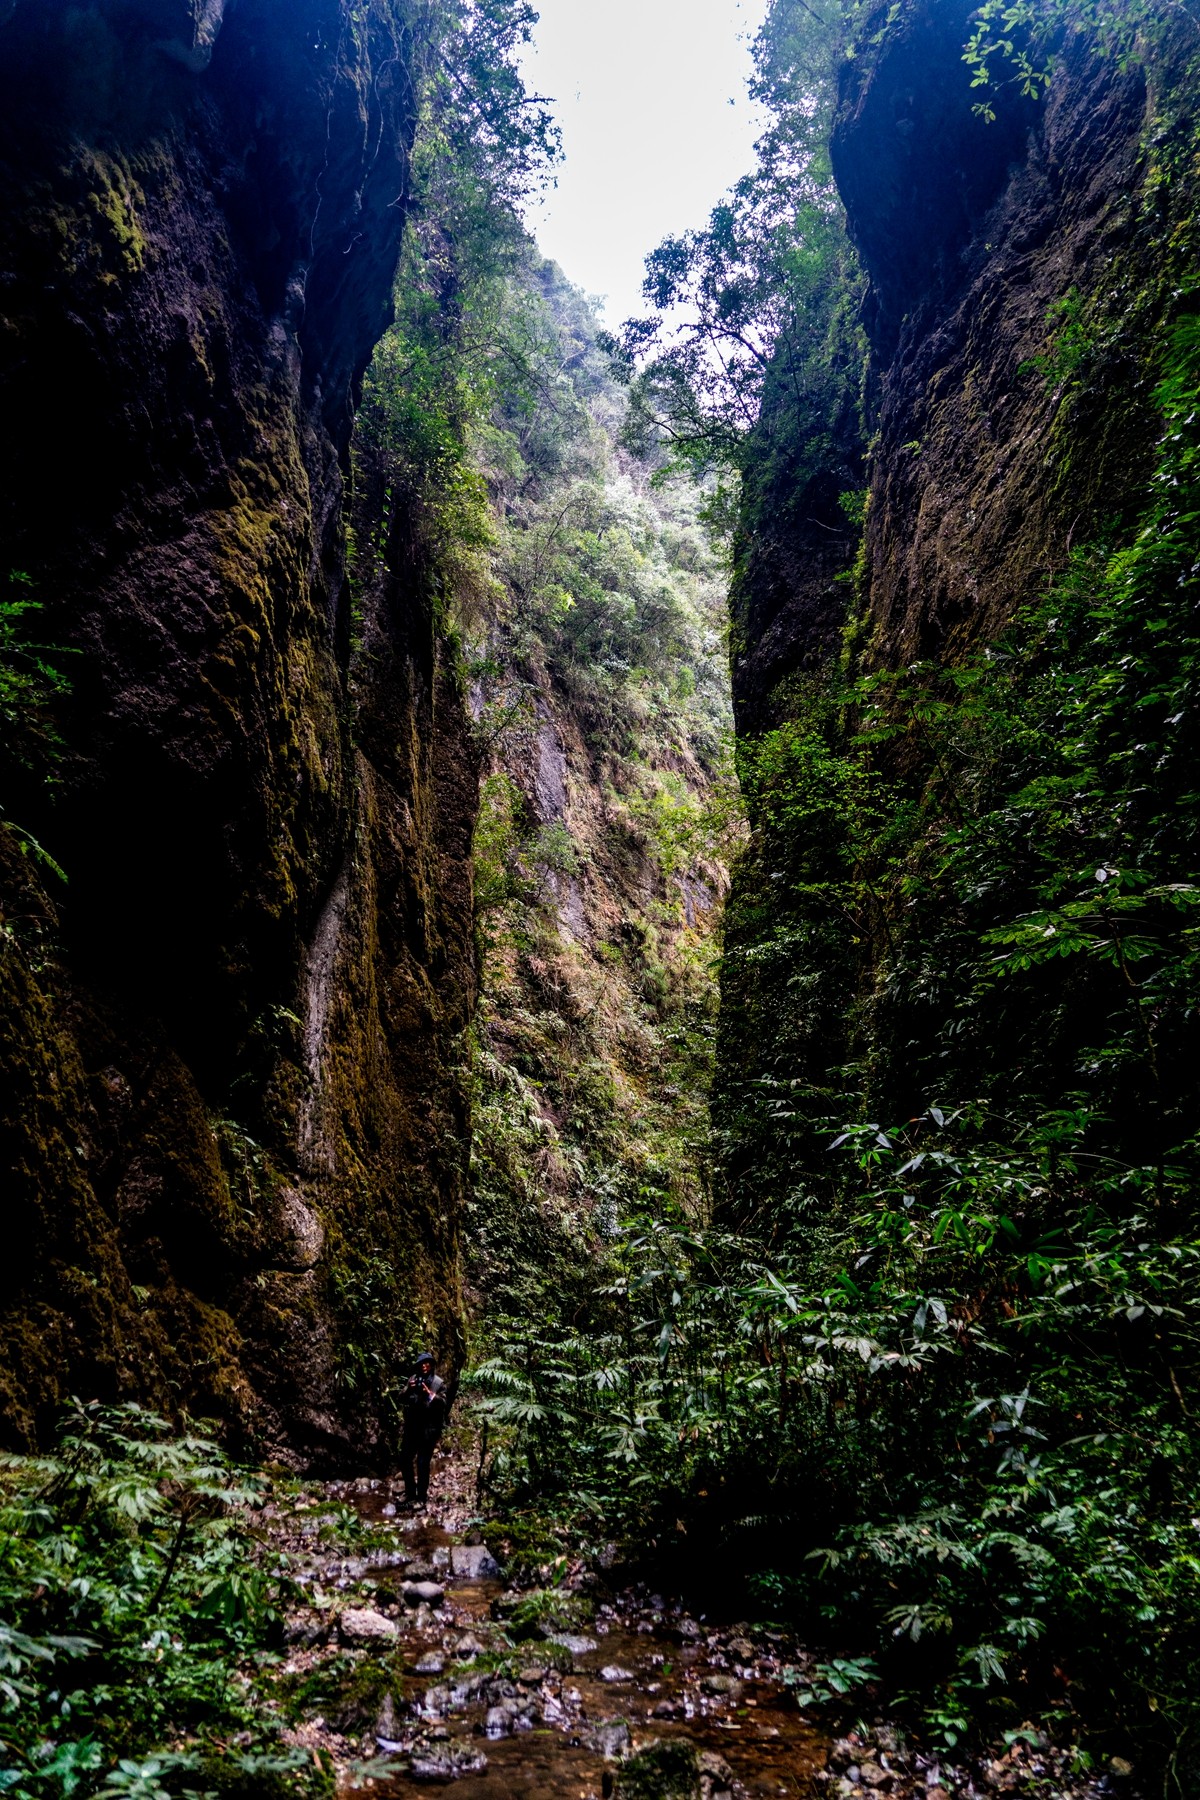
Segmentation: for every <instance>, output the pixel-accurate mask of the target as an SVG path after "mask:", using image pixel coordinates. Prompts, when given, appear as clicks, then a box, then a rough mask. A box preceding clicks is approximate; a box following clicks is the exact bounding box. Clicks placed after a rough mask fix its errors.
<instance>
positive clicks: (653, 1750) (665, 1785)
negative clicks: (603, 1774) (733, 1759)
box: [612, 1737, 700, 1800]
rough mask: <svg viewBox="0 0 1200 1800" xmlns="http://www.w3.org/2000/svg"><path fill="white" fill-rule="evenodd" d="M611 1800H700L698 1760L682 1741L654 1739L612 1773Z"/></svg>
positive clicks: (694, 1750) (681, 1739) (676, 1739)
mask: <svg viewBox="0 0 1200 1800" xmlns="http://www.w3.org/2000/svg"><path fill="white" fill-rule="evenodd" d="M612 1791H613V1800H700V1758H699V1756H698V1755H697V1753H696V1746H695V1745H694V1744H693V1743H692V1742H691V1741H690V1740H689V1739H688V1738H682V1737H672V1738H656V1739H655V1741H654V1743H652V1744H647V1745H646V1747H645V1749H644V1750H639V1751H638V1753H637V1755H636V1756H631V1757H630V1758H629V1760H628V1762H624V1763H622V1764H621V1765H620V1767H619V1768H618V1769H616V1770H615V1771H614V1773H613V1788H612Z"/></svg>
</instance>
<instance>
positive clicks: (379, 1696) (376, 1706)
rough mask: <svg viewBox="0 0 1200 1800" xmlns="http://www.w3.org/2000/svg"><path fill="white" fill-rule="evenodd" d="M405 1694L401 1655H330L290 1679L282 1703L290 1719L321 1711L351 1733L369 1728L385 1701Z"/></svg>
mask: <svg viewBox="0 0 1200 1800" xmlns="http://www.w3.org/2000/svg"><path fill="white" fill-rule="evenodd" d="M403 1694H404V1672H403V1667H402V1664H401V1661H400V1658H399V1657H397V1656H395V1655H391V1656H382V1657H380V1656H369V1655H364V1654H359V1655H354V1656H347V1655H342V1656H332V1657H329V1658H327V1659H326V1660H325V1661H324V1662H320V1663H318V1664H317V1665H316V1666H315V1668H313V1669H310V1670H309V1671H308V1673H307V1674H305V1675H301V1676H297V1677H295V1678H293V1680H292V1681H291V1682H290V1683H289V1685H288V1687H287V1689H286V1690H285V1695H284V1707H285V1710H286V1712H287V1714H288V1716H289V1717H291V1718H293V1719H304V1718H311V1717H312V1716H313V1714H314V1713H320V1714H321V1715H322V1716H323V1717H324V1718H325V1719H327V1720H328V1722H329V1724H330V1725H331V1726H332V1727H333V1729H334V1730H335V1731H339V1732H342V1733H345V1734H347V1735H352V1734H354V1733H356V1732H360V1731H369V1730H370V1729H371V1727H372V1726H373V1725H374V1724H375V1721H376V1720H377V1719H378V1718H379V1716H380V1714H381V1713H382V1712H383V1710H384V1708H385V1707H386V1705H387V1703H388V1699H389V1696H390V1699H391V1703H392V1707H393V1709H394V1708H396V1707H398V1706H399V1705H400V1702H401V1700H402V1698H403Z"/></svg>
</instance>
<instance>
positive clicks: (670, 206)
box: [524, 0, 767, 325]
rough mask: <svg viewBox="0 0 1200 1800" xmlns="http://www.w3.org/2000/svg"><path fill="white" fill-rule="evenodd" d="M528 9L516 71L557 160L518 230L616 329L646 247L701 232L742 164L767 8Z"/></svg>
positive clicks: (595, 0)
mask: <svg viewBox="0 0 1200 1800" xmlns="http://www.w3.org/2000/svg"><path fill="white" fill-rule="evenodd" d="M537 4H538V6H539V10H540V12H541V19H540V22H539V23H538V25H537V27H536V29H535V33H534V43H533V45H532V46H531V50H530V52H529V54H527V56H526V59H525V63H524V73H525V78H526V81H527V83H528V85H529V86H530V87H531V88H532V89H533V90H534V91H535V92H537V93H539V94H547V95H549V96H550V97H551V98H552V99H553V100H554V101H555V107H554V112H555V116H556V117H557V119H558V122H559V124H560V125H561V126H562V133H563V148H564V151H565V160H564V162H563V163H562V164H561V165H560V167H559V169H558V171H557V174H558V185H557V187H556V188H551V189H549V190H548V191H547V193H546V194H545V196H544V198H543V199H542V201H541V202H540V203H539V204H537V205H535V206H534V207H532V208H531V209H530V211H529V212H528V213H527V215H526V223H527V224H528V225H529V228H530V230H531V231H532V232H533V233H534V235H535V236H536V238H537V240H538V243H539V244H540V245H541V247H542V250H543V252H544V253H545V254H546V255H547V256H550V257H553V259H554V261H555V262H557V263H561V265H562V268H563V272H564V273H565V274H566V276H567V278H568V279H569V280H570V281H573V282H574V283H575V285H576V286H577V287H581V288H583V289H584V290H585V292H587V293H589V294H597V295H603V296H605V307H604V311H605V317H606V320H607V322H608V323H609V324H610V325H619V324H620V323H621V321H622V320H623V319H626V318H629V317H632V316H634V315H635V314H639V313H641V312H643V311H644V310H645V303H644V302H643V300H642V297H641V286H642V263H643V260H644V258H645V256H646V254H647V252H648V251H650V250H653V249H654V248H655V246H656V245H657V244H659V243H660V242H661V241H662V239H663V238H664V237H667V236H668V235H671V234H674V233H678V232H681V231H685V230H687V229H688V227H689V226H696V225H702V224H703V223H704V221H705V220H706V219H707V217H708V215H709V213H710V212H711V211H712V208H713V206H714V205H715V204H716V202H717V201H718V200H719V199H720V197H721V195H722V194H723V193H724V191H725V189H726V188H727V187H729V186H730V185H731V184H732V183H733V182H734V181H736V180H737V178H738V176H739V175H743V174H745V173H746V171H747V170H748V169H749V168H750V166H751V163H752V160H753V159H752V154H751V152H752V147H753V143H754V139H755V137H756V136H757V135H758V130H759V128H760V127H759V123H758V121H757V120H756V117H755V109H754V108H752V107H751V105H750V101H749V98H748V96H747V93H746V79H747V76H748V75H749V73H750V44H751V42H752V41H753V38H754V34H755V32H756V31H757V29H758V27H759V25H760V24H761V23H762V19H763V15H764V13H765V11H766V6H767V0H537ZM731 102H732V104H731Z"/></svg>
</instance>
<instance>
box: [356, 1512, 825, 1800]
mask: <svg viewBox="0 0 1200 1800" xmlns="http://www.w3.org/2000/svg"><path fill="white" fill-rule="evenodd" d="M345 1497H346V1498H347V1499H352V1500H353V1501H354V1502H355V1504H356V1505H357V1506H358V1507H359V1510H360V1511H361V1512H362V1513H363V1514H364V1516H366V1517H369V1518H372V1519H376V1518H380V1517H381V1515H382V1514H383V1511H384V1508H385V1507H386V1506H387V1505H389V1504H390V1502H389V1498H388V1494H387V1489H386V1488H382V1489H379V1490H375V1491H370V1492H362V1493H347V1494H346V1496H345ZM452 1522H453V1517H452V1509H451V1517H450V1518H448V1519H447V1520H446V1523H443V1520H442V1518H440V1517H439V1516H438V1515H437V1514H436V1513H431V1514H428V1515H425V1516H423V1517H419V1518H418V1519H416V1520H404V1519H396V1520H395V1525H396V1528H397V1531H398V1534H399V1536H400V1539H401V1541H402V1543H403V1548H404V1551H405V1554H406V1556H408V1557H410V1558H411V1559H412V1560H413V1561H414V1562H416V1563H423V1564H429V1563H433V1564H435V1565H437V1566H438V1574H437V1579H438V1580H439V1581H445V1583H446V1586H445V1596H444V1599H443V1602H442V1604H441V1605H440V1606H439V1607H437V1608H435V1609H432V1610H429V1609H423V1611H422V1612H421V1613H420V1614H418V1613H417V1612H415V1611H414V1612H409V1613H407V1614H404V1613H401V1614H400V1615H399V1616H398V1620H397V1622H398V1623H399V1625H400V1628H401V1632H402V1640H401V1642H402V1651H403V1656H404V1662H405V1667H406V1673H407V1679H406V1681H405V1696H404V1697H405V1705H404V1707H403V1708H402V1709H401V1708H398V1709H397V1717H396V1730H397V1740H396V1743H397V1751H398V1752H399V1751H400V1747H401V1746H403V1750H404V1751H410V1750H411V1749H412V1748H413V1747H414V1745H415V1747H416V1748H417V1749H418V1751H419V1752H420V1751H424V1753H425V1754H426V1755H429V1754H432V1755H434V1756H437V1755H439V1754H444V1753H445V1751H447V1750H449V1749H451V1748H452V1747H454V1746H458V1747H461V1750H462V1752H463V1753H465V1754H467V1755H475V1756H478V1755H479V1753H481V1752H482V1754H483V1755H484V1756H486V1758H487V1766H486V1769H485V1770H483V1771H482V1772H481V1773H478V1774H464V1775H460V1776H458V1777H457V1778H456V1779H454V1780H453V1781H452V1782H451V1783H450V1784H449V1785H450V1786H451V1787H452V1789H453V1793H454V1794H455V1795H456V1796H458V1797H460V1800H561V1797H566V1800H600V1797H601V1796H602V1795H603V1793H604V1789H605V1785H606V1783H605V1774H606V1771H608V1772H610V1773H611V1771H612V1769H613V1768H614V1766H615V1762H614V1760H613V1758H612V1757H611V1756H610V1758H608V1759H606V1757H605V1755H604V1754H603V1748H602V1746H601V1745H600V1744H599V1743H597V1742H596V1734H597V1732H598V1731H601V1730H602V1729H603V1728H605V1727H608V1728H609V1730H608V1731H607V1733H606V1737H607V1739H608V1742H607V1745H606V1746H605V1747H607V1748H608V1749H609V1750H610V1751H614V1752H616V1753H617V1754H621V1753H625V1754H627V1753H628V1752H629V1751H630V1750H631V1749H632V1750H637V1749H639V1748H640V1747H642V1746H643V1745H645V1744H647V1743H649V1742H651V1741H653V1740H654V1739H655V1738H662V1737H669V1736H676V1735H680V1736H685V1737H687V1738H689V1739H690V1740H691V1741H692V1742H693V1743H694V1744H695V1745H696V1747H697V1749H698V1750H699V1751H701V1752H705V1751H709V1752H714V1753H716V1755H717V1756H719V1757H721V1758H723V1759H724V1760H725V1762H726V1763H727V1764H728V1766H729V1769H730V1771H731V1772H732V1776H733V1778H734V1781H735V1782H736V1784H737V1792H738V1793H740V1794H744V1795H747V1796H751V1797H753V1800H760V1797H766V1796H772V1797H774V1796H782V1795H806V1796H807V1795H812V1794H815V1793H816V1792H818V1791H819V1788H818V1787H817V1785H816V1784H815V1782H814V1777H815V1775H816V1772H817V1771H818V1770H819V1769H821V1768H822V1767H823V1766H824V1764H825V1760H826V1755H827V1752H828V1749H829V1740H828V1738H827V1736H825V1735H824V1734H823V1733H822V1732H820V1731H819V1730H817V1729H816V1728H815V1727H814V1725H813V1724H812V1723H811V1722H810V1721H809V1720H808V1719H806V1718H804V1717H803V1716H802V1714H801V1713H800V1711H799V1710H798V1708H797V1706H796V1703H795V1701H794V1699H793V1698H792V1696H791V1694H790V1693H789V1692H788V1690H787V1689H786V1687H785V1686H784V1685H783V1683H782V1681H781V1679H780V1678H779V1664H780V1655H779V1649H780V1647H779V1646H778V1645H776V1644H772V1643H771V1642H770V1641H768V1640H767V1639H766V1638H765V1637H763V1636H762V1635H760V1634H757V1633H751V1634H750V1636H749V1637H747V1636H746V1635H745V1633H746V1632H747V1629H748V1628H746V1627H744V1626H743V1627H735V1628H723V1629H717V1628H715V1627H711V1626H709V1625H707V1624H705V1623H704V1622H702V1621H697V1620H694V1619H690V1618H688V1617H687V1616H686V1615H685V1614H683V1613H682V1612H681V1611H680V1610H679V1609H678V1608H675V1607H673V1606H671V1605H669V1604H668V1603H666V1602H664V1601H663V1600H662V1599H661V1598H660V1597H659V1596H647V1595H645V1594H644V1593H639V1592H637V1591H632V1590H631V1591H625V1592H617V1593H613V1594H609V1595H603V1594H596V1595H594V1596H593V1597H594V1598H595V1599H596V1600H597V1601H598V1603H599V1606H600V1612H599V1615H598V1616H597V1618H596V1619H595V1620H594V1621H593V1622H592V1623H590V1624H588V1625H586V1626H583V1627H581V1631H582V1632H583V1633H585V1634H586V1635H587V1636H588V1637H591V1638H594V1639H595V1640H596V1648H595V1649H589V1650H586V1651H583V1652H581V1653H579V1654H577V1655H575V1656H574V1660H573V1667H572V1669H571V1671H570V1672H569V1673H566V1674H559V1673H556V1672H554V1671H550V1670H547V1671H546V1673H545V1675H544V1677H543V1679H541V1680H535V1679H533V1677H532V1671H534V1670H536V1669H537V1668H538V1667H539V1666H540V1665H539V1653H540V1656H541V1662H542V1664H544V1661H545V1658H546V1656H547V1646H546V1645H545V1644H544V1643H540V1642H539V1641H538V1640H537V1639H533V1640H527V1641H526V1642H525V1643H523V1644H521V1645H520V1646H518V1648H517V1651H516V1655H517V1658H518V1662H519V1664H520V1665H521V1666H520V1669H519V1671H518V1679H517V1680H515V1681H510V1682H509V1683H507V1685H508V1686H509V1688H510V1690H511V1692H510V1694H509V1696H507V1698H508V1699H509V1700H510V1702H511V1704H513V1705H519V1706H531V1707H532V1709H533V1714H534V1717H533V1724H532V1728H530V1729H517V1730H515V1731H513V1732H512V1733H511V1735H508V1734H507V1733H506V1734H505V1735H502V1736H501V1735H496V1734H495V1721H494V1719H493V1734H492V1735H490V1736H489V1735H488V1731H487V1713H488V1700H487V1697H485V1696H477V1697H475V1698H473V1699H471V1700H469V1701H468V1702H467V1703H466V1704H460V1705H454V1706H448V1705H447V1704H446V1698H447V1696H446V1690H447V1686H448V1685H452V1684H453V1682H454V1681H455V1679H458V1680H459V1681H460V1682H461V1681H462V1680H463V1679H464V1677H469V1675H470V1672H471V1664H470V1663H469V1662H468V1663H465V1664H464V1663H461V1662H459V1663H456V1661H455V1659H454V1647H455V1641H456V1639H457V1637H459V1636H460V1635H461V1634H462V1633H464V1632H472V1633H474V1635H476V1636H477V1637H478V1638H479V1639H480V1640H482V1641H485V1642H486V1641H487V1640H488V1639H491V1640H493V1641H496V1639H497V1634H498V1632H499V1627H498V1626H497V1625H496V1624H495V1623H494V1622H493V1621H492V1618H491V1607H492V1602H493V1601H494V1600H495V1599H496V1598H497V1597H498V1596H499V1595H500V1594H502V1593H503V1592H505V1586H504V1583H503V1582H502V1581H500V1580H490V1581H467V1580H456V1579H454V1578H452V1577H451V1576H450V1575H449V1570H448V1569H446V1568H445V1567H443V1566H441V1565H444V1564H445V1563H446V1562H447V1561H448V1558H449V1550H450V1546H451V1544H452V1543H453V1542H454V1538H453V1536H452V1533H451V1532H450V1531H448V1530H447V1529H446V1524H447V1523H452ZM731 1640H732V1642H733V1643H734V1645H736V1648H735V1649H731ZM747 1650H751V1651H752V1653H751V1654H750V1655H747V1654H746V1652H747ZM431 1653H432V1654H437V1655H441V1656H444V1658H445V1663H446V1668H445V1672H443V1673H441V1674H436V1673H428V1674H418V1673H417V1672H416V1664H417V1663H418V1662H419V1661H420V1660H421V1659H422V1658H423V1657H424V1656H426V1655H428V1654H431ZM614 1665H615V1666H616V1667H618V1668H620V1669H623V1670H626V1671H628V1672H629V1674H630V1676H631V1679H629V1680H611V1679H610V1680H605V1679H604V1678H603V1677H602V1675H601V1671H602V1670H603V1669H611V1668H612V1667H613V1666H614ZM521 1674H525V1675H526V1676H527V1678H526V1679H523V1680H522V1679H520V1678H519V1677H520V1675H521ZM713 1677H716V1678H717V1679H718V1682H720V1680H722V1679H725V1680H728V1679H733V1680H735V1681H737V1682H739V1683H740V1690H739V1691H735V1692H734V1693H732V1694H710V1693H706V1692H705V1691H703V1685H702V1684H703V1683H704V1682H705V1681H708V1680H710V1679H712V1678H713ZM427 1696H432V1701H433V1706H432V1710H430V1709H429V1707H428V1705H427V1700H426V1697H427ZM493 1697H494V1696H493ZM656 1708H658V1709H671V1710H673V1712H674V1713H675V1715H676V1716H673V1717H662V1716H659V1717H655V1716H654V1713H655V1709H656ZM621 1725H624V1726H625V1727H626V1728H627V1732H628V1736H627V1737H624V1738H623V1739H622V1733H621V1731H620V1727H621ZM396 1760H397V1772H396V1774H395V1775H394V1776H392V1775H387V1776H384V1775H383V1774H382V1772H381V1774H380V1775H379V1776H376V1778H375V1779H373V1780H372V1783H371V1785H372V1788H373V1789H374V1790H375V1791H376V1792H380V1793H386V1794H387V1795H388V1796H389V1797H392V1796H394V1797H395V1800H401V1797H403V1796H409V1795H416V1794H418V1793H424V1794H428V1793H429V1791H430V1788H431V1787H432V1786H435V1785H445V1784H442V1783H436V1784H435V1783H433V1782H431V1781H430V1780H429V1779H418V1778H416V1777H414V1776H413V1775H412V1774H411V1773H409V1772H408V1769H407V1758H406V1756H405V1755H404V1754H403V1753H400V1754H398V1755H397V1759H396ZM724 1785H726V1784H725V1783H724V1782H723V1781H722V1780H721V1779H720V1777H718V1778H717V1780H716V1781H715V1783H714V1786H715V1789H716V1791H717V1792H718V1793H719V1792H720V1791H721V1788H722V1787H723V1786H724ZM343 1788H344V1789H345V1790H346V1791H347V1793H349V1792H352V1791H355V1777H354V1776H353V1775H352V1774H350V1775H348V1776H347V1777H346V1779H345V1780H344V1782H343ZM357 1791H358V1792H359V1793H360V1794H361V1792H362V1789H361V1786H359V1787H358V1789H357Z"/></svg>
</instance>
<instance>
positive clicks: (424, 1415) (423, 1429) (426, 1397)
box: [400, 1350, 446, 1506]
mask: <svg viewBox="0 0 1200 1800" xmlns="http://www.w3.org/2000/svg"><path fill="white" fill-rule="evenodd" d="M445 1423H446V1384H445V1382H444V1381H443V1380H442V1378H441V1376H440V1375H438V1374H437V1373H436V1372H435V1365H434V1360H433V1357H432V1356H431V1355H430V1353H429V1351H428V1350H422V1351H421V1353H420V1355H419V1356H418V1357H417V1360H416V1363H415V1365H414V1367H413V1372H412V1374H411V1375H410V1376H409V1378H408V1380H407V1382H406V1383H405V1386H404V1436H403V1437H402V1438H401V1440H400V1473H401V1474H402V1475H403V1477H404V1498H405V1501H406V1502H407V1504H408V1505H409V1506H412V1505H414V1504H416V1505H417V1506H424V1504H425V1502H426V1501H427V1500H428V1498H429V1468H430V1464H431V1462H432V1460H433V1451H434V1446H435V1445H436V1443H437V1441H438V1439H439V1438H440V1437H441V1435H442V1428H443V1426H444V1425H445Z"/></svg>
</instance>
